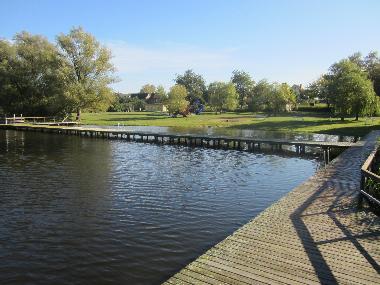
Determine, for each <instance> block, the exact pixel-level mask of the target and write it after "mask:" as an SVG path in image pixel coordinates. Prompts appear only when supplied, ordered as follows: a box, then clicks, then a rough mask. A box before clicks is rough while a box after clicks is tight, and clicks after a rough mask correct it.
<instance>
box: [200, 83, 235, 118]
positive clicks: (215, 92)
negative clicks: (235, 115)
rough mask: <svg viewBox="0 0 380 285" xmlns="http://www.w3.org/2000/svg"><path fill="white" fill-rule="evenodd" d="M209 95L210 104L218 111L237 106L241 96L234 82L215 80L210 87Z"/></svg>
mask: <svg viewBox="0 0 380 285" xmlns="http://www.w3.org/2000/svg"><path fill="white" fill-rule="evenodd" d="M208 95H209V104H210V105H211V106H212V108H213V109H214V110H215V111H216V112H218V111H219V112H220V113H222V111H223V110H233V109H235V108H236V107H237V104H238V99H239V96H238V94H237V92H236V89H235V86H234V85H233V84H232V83H224V82H213V83H211V84H210V85H209V87H208Z"/></svg>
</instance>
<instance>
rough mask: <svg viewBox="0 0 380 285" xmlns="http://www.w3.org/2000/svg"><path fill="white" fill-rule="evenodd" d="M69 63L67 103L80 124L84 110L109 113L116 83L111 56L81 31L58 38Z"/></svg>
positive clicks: (89, 35)
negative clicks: (106, 111) (112, 84)
mask: <svg viewBox="0 0 380 285" xmlns="http://www.w3.org/2000/svg"><path fill="white" fill-rule="evenodd" d="M57 41H58V46H59V47H60V49H61V52H62V54H63V56H64V57H65V58H66V60H67V62H68V70H69V85H68V90H67V92H66V95H67V98H66V100H67V101H68V102H70V106H71V108H72V110H73V111H74V110H75V111H76V112H77V119H78V120H80V114H81V110H104V109H107V108H108V107H109V106H110V105H111V103H112V101H113V99H114V97H113V92H112V90H111V88H110V87H109V85H110V84H111V83H113V82H114V81H115V77H114V76H113V72H114V66H113V65H112V63H111V52H110V50H108V49H107V48H106V47H104V46H102V45H101V44H100V43H99V42H98V41H97V40H96V39H95V37H94V36H92V35H91V34H89V33H87V32H85V31H84V30H83V29H82V28H81V27H79V28H73V29H72V30H71V31H70V32H69V33H68V34H66V35H65V34H61V35H59V36H58V37H57Z"/></svg>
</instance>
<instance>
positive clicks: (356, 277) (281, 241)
mask: <svg viewBox="0 0 380 285" xmlns="http://www.w3.org/2000/svg"><path fill="white" fill-rule="evenodd" d="M379 136H380V132H379V131H376V132H372V133H370V134H369V135H367V136H366V137H365V139H364V140H363V141H362V144H357V145H355V146H352V147H351V148H349V149H347V150H345V151H344V152H343V153H342V154H341V155H340V156H338V157H337V158H336V159H334V160H333V161H332V162H331V163H330V164H329V165H328V166H327V167H326V168H325V169H322V170H320V171H318V172H317V173H316V174H315V175H314V176H312V177H311V178H310V179H308V180H307V181H306V182H305V183H303V184H302V185H300V186H298V187H297V188H295V189H294V190H293V191H292V192H290V193H289V194H287V195H286V196H285V197H284V198H282V199H281V200H279V201H278V202H276V203H275V204H273V205H272V206H271V207H269V208H268V209H266V210H265V211H264V212H262V213H261V214H260V215H259V216H257V217H256V218H255V219H253V220H252V221H250V222H249V223H247V224H246V225H244V226H243V227H241V228H240V229H238V230H237V231H236V232H234V233H233V234H232V235H231V236H229V237H227V238H226V239H225V240H223V241H222V242H220V243H219V244H217V245H215V246H214V247H213V248H211V249H210V250H208V251H207V252H206V253H204V254H203V255H202V256H200V257H199V258H197V259H196V260H195V261H193V262H192V263H190V264H189V265H188V266H186V267H185V268H184V269H182V270H181V271H180V272H179V273H177V274H175V275H174V276H172V277H171V278H170V279H169V280H167V281H166V282H165V284H380V218H379V217H377V216H375V215H374V214H373V213H371V212H370V211H369V210H368V209H365V208H363V209H360V208H358V207H357V206H358V205H357V200H358V199H357V195H358V192H359V184H360V168H361V165H362V164H363V162H364V161H365V160H366V158H367V156H368V155H369V153H370V152H371V151H373V150H374V148H375V147H376V145H377V138H378V137H379Z"/></svg>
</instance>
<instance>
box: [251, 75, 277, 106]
mask: <svg viewBox="0 0 380 285" xmlns="http://www.w3.org/2000/svg"><path fill="white" fill-rule="evenodd" d="M271 92H272V84H270V83H269V82H268V81H266V80H260V81H259V82H258V83H257V84H256V86H255V87H254V88H253V96H252V97H251V98H249V100H248V107H249V109H250V110H251V111H264V110H265V109H266V106H267V101H268V98H269V97H270V93H271Z"/></svg>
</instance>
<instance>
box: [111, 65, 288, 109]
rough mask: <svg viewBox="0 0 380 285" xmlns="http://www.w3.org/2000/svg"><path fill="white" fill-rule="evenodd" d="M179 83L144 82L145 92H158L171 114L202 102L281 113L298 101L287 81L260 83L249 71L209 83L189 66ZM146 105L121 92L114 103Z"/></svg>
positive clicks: (118, 106)
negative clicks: (167, 87)
mask: <svg viewBox="0 0 380 285" xmlns="http://www.w3.org/2000/svg"><path fill="white" fill-rule="evenodd" d="M174 82H175V85H174V86H172V87H171V88H170V90H169V91H168V92H166V91H165V89H164V87H163V86H158V87H155V86H154V85H153V84H146V85H144V86H143V87H142V88H141V90H140V92H141V93H154V94H156V95H157V96H158V99H159V101H160V102H161V103H163V104H165V105H167V107H168V111H169V113H171V114H187V113H189V112H193V113H194V110H196V109H197V108H199V105H207V106H208V107H209V108H210V109H211V110H213V111H215V112H217V113H218V112H220V113H221V112H224V111H236V110H242V111H268V112H272V113H279V112H284V111H287V110H288V109H291V108H293V107H294V106H295V104H296V96H295V93H294V91H293V90H292V89H291V87H290V86H289V85H288V84H287V83H282V84H278V83H270V82H268V81H267V80H261V81H259V82H258V83H257V84H256V83H255V81H254V80H253V79H252V77H251V76H250V75H249V74H248V73H247V72H245V71H240V70H235V71H233V72H232V76H231V79H230V81H228V82H222V81H215V82H211V83H210V84H208V85H206V81H205V80H204V78H203V76H202V75H200V74H196V73H195V72H194V71H193V70H191V69H189V70H186V71H185V72H184V73H183V74H178V75H177V76H176V78H175V79H174ZM131 105H132V106H133V107H132V109H139V108H142V107H143V105H144V102H143V101H142V100H139V99H137V98H128V97H125V96H119V97H118V100H116V102H115V103H114V104H113V105H112V106H111V110H112V111H120V110H124V111H125V110H130V109H131Z"/></svg>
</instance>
